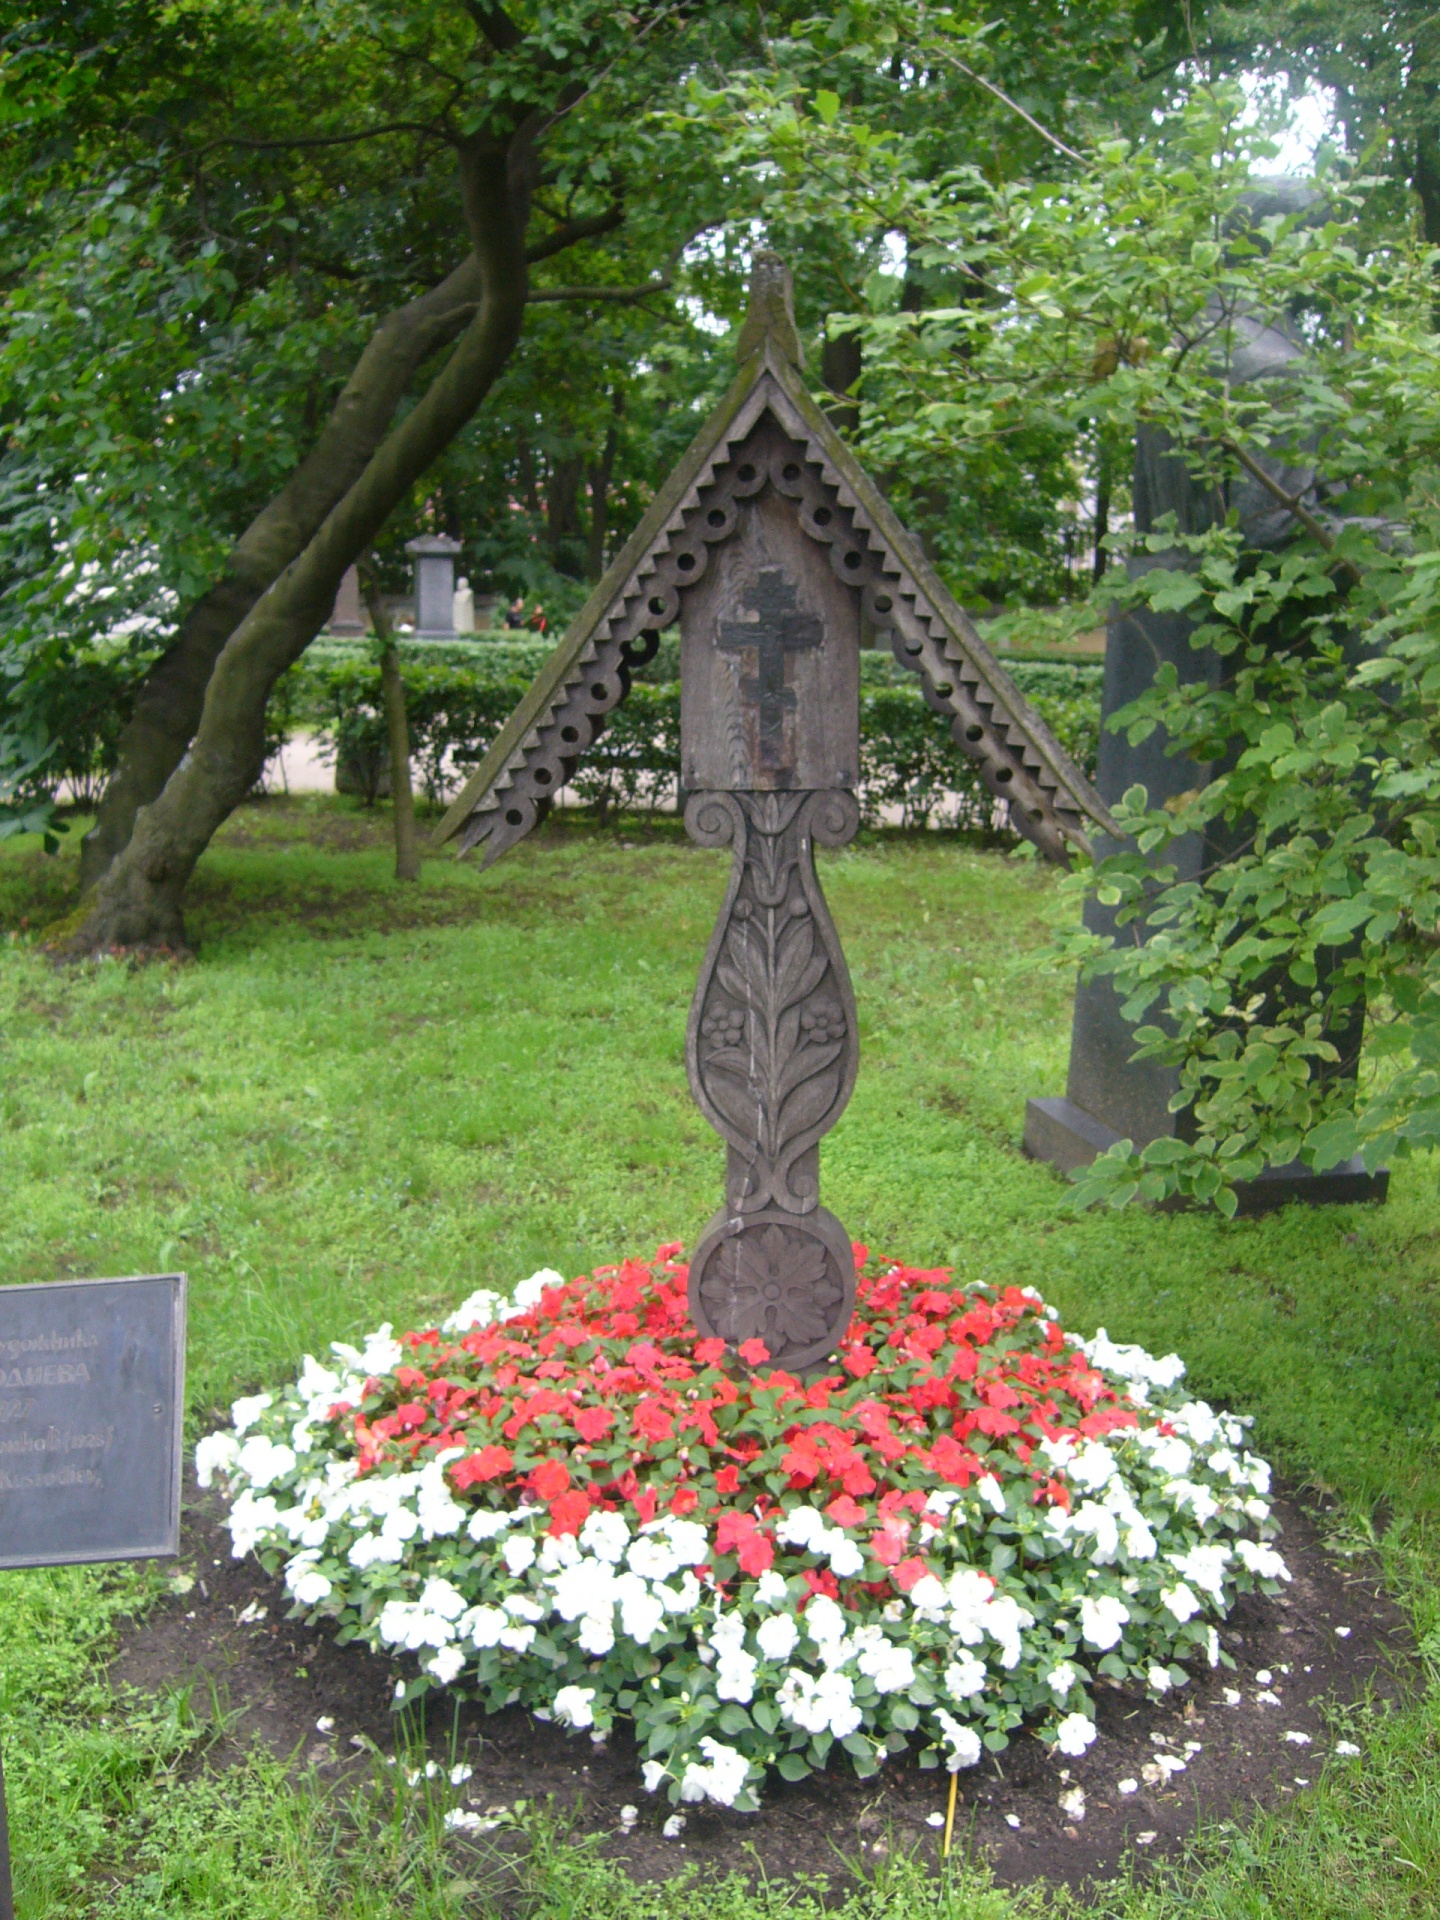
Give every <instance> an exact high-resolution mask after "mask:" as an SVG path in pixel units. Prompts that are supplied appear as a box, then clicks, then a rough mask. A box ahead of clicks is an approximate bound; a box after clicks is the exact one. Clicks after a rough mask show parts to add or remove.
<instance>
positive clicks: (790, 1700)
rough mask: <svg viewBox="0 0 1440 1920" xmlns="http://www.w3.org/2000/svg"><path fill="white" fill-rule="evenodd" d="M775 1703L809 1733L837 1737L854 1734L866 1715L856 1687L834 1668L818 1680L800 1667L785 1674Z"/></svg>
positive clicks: (784, 1714)
mask: <svg viewBox="0 0 1440 1920" xmlns="http://www.w3.org/2000/svg"><path fill="white" fill-rule="evenodd" d="M775 1704H776V1706H778V1707H779V1709H780V1711H781V1713H782V1714H783V1716H784V1717H785V1719H787V1720H788V1721H789V1722H790V1723H791V1725H792V1726H797V1727H802V1728H803V1729H804V1730H805V1732H806V1733H830V1734H833V1735H834V1737H835V1738H836V1739H837V1740H843V1739H844V1738H845V1737H846V1735H847V1734H851V1733H854V1732H855V1730H856V1728H857V1727H859V1725H860V1723H861V1721H862V1720H863V1718H864V1715H863V1714H862V1713H861V1711H860V1709H859V1707H857V1706H856V1705H855V1690H854V1688H853V1687H852V1686H851V1684H850V1682H849V1680H847V1679H846V1677H845V1675H844V1674H843V1673H836V1672H835V1671H834V1670H833V1669H831V1670H828V1671H826V1672H825V1673H822V1674H821V1676H820V1678H819V1679H818V1680H816V1679H814V1678H812V1676H811V1675H810V1674H808V1673H806V1672H805V1671H804V1669H803V1668H801V1667H792V1668H791V1669H790V1671H789V1673H788V1674H786V1676H785V1680H784V1683H783V1684H782V1686H781V1688H780V1691H779V1692H778V1693H777V1694H776V1696H775Z"/></svg>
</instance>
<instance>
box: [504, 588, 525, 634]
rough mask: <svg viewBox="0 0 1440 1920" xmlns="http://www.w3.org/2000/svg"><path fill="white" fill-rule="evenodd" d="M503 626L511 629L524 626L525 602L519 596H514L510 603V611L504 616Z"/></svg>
mask: <svg viewBox="0 0 1440 1920" xmlns="http://www.w3.org/2000/svg"><path fill="white" fill-rule="evenodd" d="M505 624H506V626H507V627H512V628H515V627H523V626H524V625H525V601H524V599H523V597H522V596H521V595H520V594H516V596H515V598H514V599H513V600H512V601H511V602H510V609H509V611H508V612H507V614H506V615H505Z"/></svg>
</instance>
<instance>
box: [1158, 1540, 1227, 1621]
mask: <svg viewBox="0 0 1440 1920" xmlns="http://www.w3.org/2000/svg"><path fill="white" fill-rule="evenodd" d="M1166 1558H1167V1559H1168V1560H1169V1562H1170V1564H1171V1566H1172V1567H1174V1568H1175V1570H1176V1572H1177V1573H1182V1574H1184V1576H1185V1578H1186V1579H1187V1580H1188V1581H1189V1582H1190V1584H1191V1586H1192V1587H1199V1589H1200V1591H1201V1592H1202V1593H1208V1594H1209V1595H1210V1597H1211V1599H1212V1600H1214V1601H1215V1603H1216V1605H1217V1606H1223V1605H1224V1601H1225V1569H1226V1567H1227V1566H1228V1565H1229V1564H1230V1549H1229V1548H1228V1547H1226V1546H1201V1547H1191V1549H1190V1550H1189V1552H1188V1553H1171V1554H1167V1555H1166Z"/></svg>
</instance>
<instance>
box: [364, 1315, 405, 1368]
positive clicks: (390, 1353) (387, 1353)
mask: <svg viewBox="0 0 1440 1920" xmlns="http://www.w3.org/2000/svg"><path fill="white" fill-rule="evenodd" d="M404 1358H405V1349H404V1348H403V1347H402V1346H401V1344H400V1342H399V1341H398V1340H394V1339H392V1338H391V1337H390V1322H389V1321H388V1320H387V1321H386V1322H385V1324H384V1326H382V1327H377V1328H376V1330H375V1332H374V1333H372V1334H371V1335H370V1336H369V1337H368V1338H367V1340H366V1342H365V1345H364V1346H363V1348H362V1349H361V1351H360V1364H359V1368H358V1371H359V1372H361V1373H364V1374H372V1373H375V1374H379V1373H393V1372H394V1371H395V1369H396V1367H398V1366H399V1364H400V1362H401V1361H402V1360H403V1359H404Z"/></svg>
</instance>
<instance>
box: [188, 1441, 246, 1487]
mask: <svg viewBox="0 0 1440 1920" xmlns="http://www.w3.org/2000/svg"><path fill="white" fill-rule="evenodd" d="M239 1452H240V1442H239V1441H238V1440H237V1439H236V1438H235V1435H234V1434H233V1433H225V1432H223V1431H222V1432H220V1433H207V1434H206V1436H205V1438H204V1439H203V1440H201V1441H200V1442H199V1443H198V1445H197V1446H196V1448H195V1478H196V1479H197V1480H198V1481H199V1482H200V1485H201V1486H202V1487H208V1486H209V1485H210V1484H211V1482H212V1481H213V1480H214V1478H215V1475H216V1474H217V1473H222V1474H223V1473H228V1472H229V1470H230V1468H231V1467H233V1466H234V1464H235V1460H236V1457H237V1456H238V1454H239Z"/></svg>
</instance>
